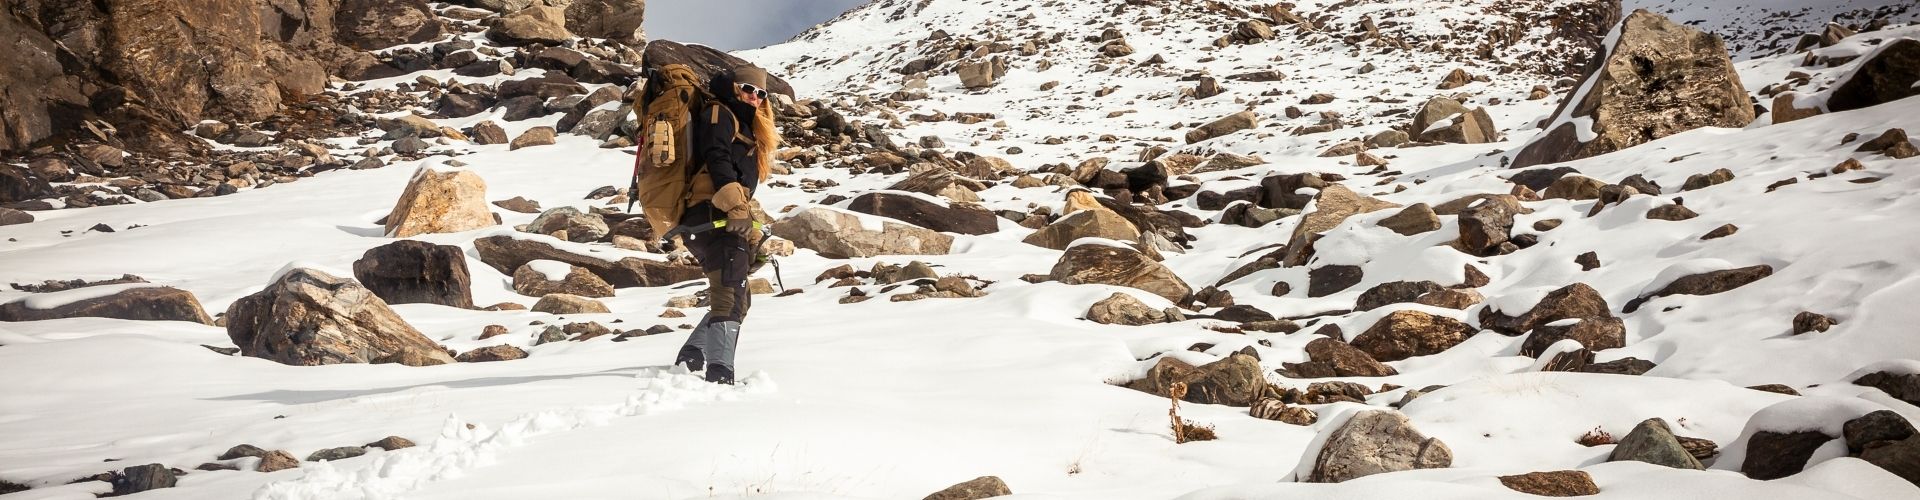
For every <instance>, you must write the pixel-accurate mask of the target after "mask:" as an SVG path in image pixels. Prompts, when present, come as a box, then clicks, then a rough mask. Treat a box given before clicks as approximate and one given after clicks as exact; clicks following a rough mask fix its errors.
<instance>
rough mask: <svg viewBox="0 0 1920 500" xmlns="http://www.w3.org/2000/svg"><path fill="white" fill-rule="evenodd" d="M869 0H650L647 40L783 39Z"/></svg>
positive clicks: (714, 43)
mask: <svg viewBox="0 0 1920 500" xmlns="http://www.w3.org/2000/svg"><path fill="white" fill-rule="evenodd" d="M867 1H868V0H649V1H648V2H647V19H646V30H647V38H648V39H649V40H663V39H664V40H673V41H676V42H681V43H699V44H703V45H707V46H711V47H714V48H717V49H720V50H727V51H733V50H744V49H754V48H760V47H763V46H767V45H772V44H776V43H780V42H784V41H787V39H789V38H793V36H794V35H798V34H800V32H802V31H806V30H807V28H811V27H813V26H814V25H816V24H820V23H821V22H825V21H826V20H828V19H833V18H834V16H838V15H840V14H841V13H843V12H846V11H847V10H848V9H852V8H854V7H858V6H860V5H861V4H864V3H867Z"/></svg>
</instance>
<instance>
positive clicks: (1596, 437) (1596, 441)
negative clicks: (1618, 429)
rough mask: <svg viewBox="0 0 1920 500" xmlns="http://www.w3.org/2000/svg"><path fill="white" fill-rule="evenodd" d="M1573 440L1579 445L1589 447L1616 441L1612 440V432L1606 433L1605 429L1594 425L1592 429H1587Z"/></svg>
mask: <svg viewBox="0 0 1920 500" xmlns="http://www.w3.org/2000/svg"><path fill="white" fill-rule="evenodd" d="M1574 442H1576V443H1580V445H1581V446H1585V447H1589V448H1591V447H1595V446H1600V445H1603V444H1614V443H1615V442H1616V441H1614V440H1613V435H1612V434H1608V433H1607V431H1605V430H1602V429H1600V428H1599V427H1594V428H1593V430H1590V431H1587V433H1586V434H1583V435H1581V436H1580V439H1578V440H1575V441H1574Z"/></svg>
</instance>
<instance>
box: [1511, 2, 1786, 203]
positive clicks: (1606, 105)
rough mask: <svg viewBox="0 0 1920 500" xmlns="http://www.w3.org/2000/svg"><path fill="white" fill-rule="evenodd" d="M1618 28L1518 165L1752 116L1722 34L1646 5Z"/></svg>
mask: <svg viewBox="0 0 1920 500" xmlns="http://www.w3.org/2000/svg"><path fill="white" fill-rule="evenodd" d="M1615 33H1616V34H1617V35H1618V38H1610V39H1614V40H1616V41H1615V43H1614V45H1613V46H1612V47H1607V48H1606V54H1605V55H1604V56H1602V57H1601V61H1600V64H1599V71H1598V72H1597V73H1594V74H1591V75H1588V76H1587V78H1586V82H1585V83H1584V84H1583V85H1582V87H1581V89H1584V90H1585V92H1584V93H1582V92H1578V91H1576V92H1574V93H1570V94H1568V95H1567V97H1566V100H1564V101H1562V102H1561V103H1560V107H1559V109H1557V110H1555V111H1554V113H1553V115H1552V118H1551V120H1552V122H1551V123H1549V124H1548V129H1547V130H1548V131H1547V132H1546V133H1544V134H1541V135H1540V138H1538V139H1534V140H1533V142H1531V143H1529V144H1527V145H1526V146H1525V147H1523V148H1521V150H1520V152H1519V153H1518V154H1517V155H1515V156H1514V159H1513V164H1512V166H1513V167H1514V168H1524V167H1530V166H1534V165H1542V164H1548V163H1559V162H1564V161H1569V160H1575V159H1579V158H1587V157H1591V156H1596V155H1601V154H1606V153H1610V152H1614V151H1619V150H1622V149H1626V148H1629V147H1633V146H1637V145H1640V144H1642V143H1645V142H1648V141H1652V140H1654V139H1659V138H1662V137H1666V136H1669V135H1673V134H1677V133H1680V132H1685V131H1688V130H1692V129H1696V128H1700V127H1734V128H1737V127H1744V126H1746V125H1747V124H1748V123H1751V122H1752V121H1753V119H1754V109H1753V105H1752V104H1751V103H1750V100H1749V97H1748V95H1747V91H1746V88H1745V87H1742V86H1741V84H1740V76H1739V74H1738V73H1736V72H1735V71H1734V67H1733V61H1732V60H1731V59H1729V57H1728V56H1727V49H1726V45H1725V43H1724V42H1722V41H1721V40H1720V37H1718V36H1715V35H1712V34H1708V33H1702V32H1700V31H1699V30H1696V29H1693V28H1689V27H1686V26H1682V25H1680V24H1677V23H1674V22H1673V21H1670V20H1668V19H1667V18H1665V17H1661V16H1660V15H1658V14H1654V13H1651V12H1647V11H1646V10H1636V11H1634V12H1633V13H1632V14H1629V15H1627V18H1626V20H1625V21H1623V22H1622V23H1621V25H1620V27H1618V28H1616V30H1615ZM1610 36H1611V35H1610ZM1588 120H1590V121H1588ZM1588 123H1590V125H1588Z"/></svg>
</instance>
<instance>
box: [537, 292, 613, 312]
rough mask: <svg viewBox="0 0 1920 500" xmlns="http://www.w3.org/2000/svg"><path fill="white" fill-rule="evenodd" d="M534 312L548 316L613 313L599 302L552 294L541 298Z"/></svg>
mask: <svg viewBox="0 0 1920 500" xmlns="http://www.w3.org/2000/svg"><path fill="white" fill-rule="evenodd" d="M533 312H543V313H547V314H593V313H608V312H612V311H609V310H607V305H606V304H602V303H600V301H598V300H593V299H590V298H586V297H581V296H579V295H567V294H564V293H550V294H547V295H545V296H542V297H540V301H539V302H535V303H533Z"/></svg>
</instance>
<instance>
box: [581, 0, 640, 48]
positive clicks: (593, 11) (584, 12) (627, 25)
mask: <svg viewBox="0 0 1920 500" xmlns="http://www.w3.org/2000/svg"><path fill="white" fill-rule="evenodd" d="M646 14H647V2H646V0H573V3H571V4H568V5H567V11H566V17H567V31H571V32H573V34H575V35H580V36H584V37H591V38H605V39H608V40H613V41H616V42H620V43H623V44H627V45H631V46H634V47H639V46H640V45H641V44H644V43H646V41H647V35H646V30H645V29H643V28H642V25H643V24H644V22H645V21H646Z"/></svg>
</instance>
